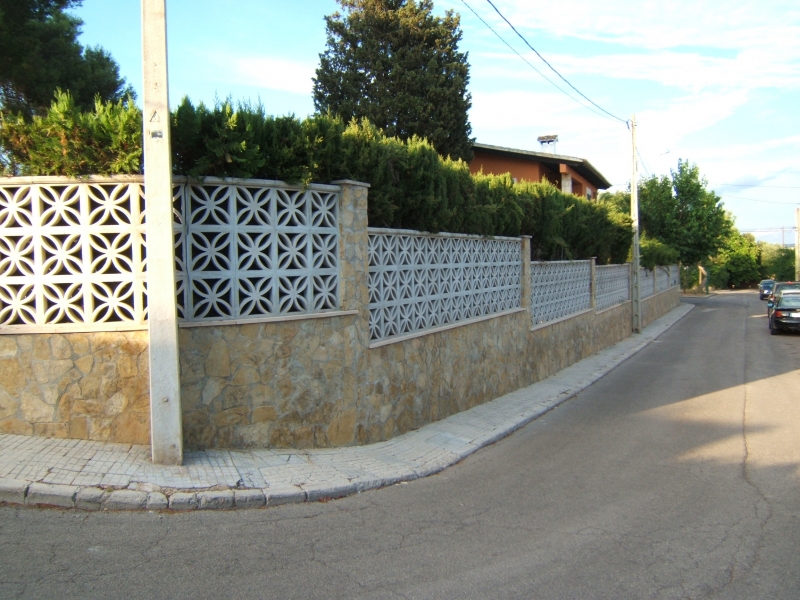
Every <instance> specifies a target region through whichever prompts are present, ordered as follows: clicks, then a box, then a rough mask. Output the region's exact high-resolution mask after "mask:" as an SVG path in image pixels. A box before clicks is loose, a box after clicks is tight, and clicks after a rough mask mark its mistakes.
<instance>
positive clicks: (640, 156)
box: [636, 148, 650, 177]
mask: <svg viewBox="0 0 800 600" xmlns="http://www.w3.org/2000/svg"><path fill="white" fill-rule="evenodd" d="M636 155H637V156H638V157H639V161H640V162H641V163H642V167H644V172H645V173H647V176H648V177H650V171H649V170H648V169H647V165H646V164H644V159H643V158H642V155H641V154H640V153H639V148H636Z"/></svg>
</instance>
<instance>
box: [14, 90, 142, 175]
mask: <svg viewBox="0 0 800 600" xmlns="http://www.w3.org/2000/svg"><path fill="white" fill-rule="evenodd" d="M0 157H2V159H0V160H2V161H3V164H2V167H3V174H4V175H67V176H72V177H75V176H80V175H91V174H99V175H109V174H123V173H139V172H141V168H142V112H141V111H140V110H139V109H138V108H137V107H136V106H135V105H134V103H133V102H132V100H131V99H130V98H128V99H126V100H120V101H119V102H101V101H100V100H99V99H98V100H96V101H95V107H94V111H92V112H82V111H81V110H80V109H79V108H78V107H76V105H75V102H74V100H73V98H72V96H71V95H70V94H69V93H67V92H61V91H60V90H59V91H57V92H56V95H55V100H53V103H52V104H51V105H50V109H49V110H48V111H47V113H45V114H44V115H41V116H34V117H32V119H30V120H28V119H26V118H24V117H23V115H21V114H20V115H2V114H0Z"/></svg>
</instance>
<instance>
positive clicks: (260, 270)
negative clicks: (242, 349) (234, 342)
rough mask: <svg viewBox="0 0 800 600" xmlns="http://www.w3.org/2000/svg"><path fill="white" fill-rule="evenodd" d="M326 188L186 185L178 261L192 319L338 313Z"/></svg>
mask: <svg viewBox="0 0 800 600" xmlns="http://www.w3.org/2000/svg"><path fill="white" fill-rule="evenodd" d="M327 187H328V189H313V188H309V189H305V190H303V189H292V188H285V187H269V186H256V185H244V184H242V185H229V184H202V185H199V184H186V185H183V186H181V189H180V191H179V193H180V196H181V198H180V202H181V211H180V212H181V213H182V214H183V215H184V216H183V219H182V220H183V230H184V231H183V235H182V236H179V240H178V244H177V248H176V255H177V256H178V257H180V258H179V260H178V266H179V267H180V272H179V275H178V279H179V283H180V285H179V298H180V304H181V306H182V312H183V316H184V317H185V318H186V319H187V320H189V321H206V320H226V319H242V318H245V319H246V318H256V317H264V316H275V315H284V314H293V313H313V312H321V311H325V310H331V309H336V308H337V307H338V304H339V228H338V194H337V192H336V191H334V190H333V189H330V186H327Z"/></svg>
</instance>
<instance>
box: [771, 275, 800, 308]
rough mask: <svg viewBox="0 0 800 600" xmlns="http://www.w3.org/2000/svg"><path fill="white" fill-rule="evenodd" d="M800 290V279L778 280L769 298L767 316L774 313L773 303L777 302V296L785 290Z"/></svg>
mask: <svg viewBox="0 0 800 600" xmlns="http://www.w3.org/2000/svg"><path fill="white" fill-rule="evenodd" d="M791 289H795V290H800V281H776V282H775V285H773V286H772V291H771V292H770V293H769V297H768V298H767V316H770V315H771V314H772V305H773V304H774V303H775V298H776V297H777V296H778V294H780V293H781V291H783V290H791Z"/></svg>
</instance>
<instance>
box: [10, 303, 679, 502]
mask: <svg viewBox="0 0 800 600" xmlns="http://www.w3.org/2000/svg"><path fill="white" fill-rule="evenodd" d="M692 308H693V306H692V305H691V304H681V305H680V306H679V307H678V308H676V309H674V310H673V311H671V312H670V313H668V314H666V315H665V316H663V317H661V318H660V319H658V320H657V321H655V322H654V323H652V324H651V325H650V326H648V327H647V328H646V329H645V330H644V331H643V332H642V333H641V334H639V335H634V336H631V337H629V338H628V339H626V340H623V341H622V342H619V343H618V344H615V345H614V346H611V347H610V348H607V349H605V350H603V351H601V352H599V353H598V354H595V355H594V356H591V357H589V358H587V359H585V360H582V361H581V362H579V363H577V364H575V365H573V366H571V367H569V368H567V369H564V370H563V371H560V372H559V373H557V374H555V375H553V376H552V377H550V378H548V379H545V380H544V381H541V382H539V383H536V384H534V385H531V386H529V387H526V388H523V389H520V390H517V391H516V392H513V393H511V394H507V395H505V396H502V397H500V398H497V399H495V400H493V401H491V402H487V403H485V404H482V405H480V406H476V407H475V408H472V409H470V410H468V411H464V412H462V413H458V414H456V415H453V416H451V417H448V418H447V419H444V420H442V421H437V422H435V423H431V424H429V425H426V426H425V427H422V428H420V429H418V430H416V431H412V432H410V433H407V434H405V435H402V436H400V437H397V438H394V439H392V440H389V441H387V442H381V443H377V444H372V445H369V446H356V447H347V448H334V449H319V450H250V451H243V450H206V451H202V452H190V453H187V454H186V455H185V456H184V465H183V466H180V467H165V466H160V465H154V464H152V463H151V462H150V448H149V447H148V446H132V445H128V444H106V443H102V442H90V441H84V440H57V439H47V438H40V437H31V436H21V435H0V504H2V503H6V504H24V505H31V506H57V507H62V508H78V509H84V510H100V509H104V510H136V509H141V510H165V509H171V510H194V509H231V508H253V507H263V506H274V505H278V504H285V503H288V502H306V501H314V500H322V499H327V498H339V497H342V496H347V495H350V494H354V493H358V492H362V491H365V490H370V489H374V488H379V487H382V486H386V485H392V484H394V483H398V482H401V481H411V480H413V479H417V478H419V477H426V476H428V475H432V474H434V473H437V472H439V471H441V470H442V469H445V468H446V467H448V466H450V465H452V464H455V463H457V462H458V461H460V460H461V459H463V458H464V457H466V456H468V455H470V454H472V453H473V452H475V451H476V450H478V449H480V448H482V447H484V446H486V445H488V444H491V443H493V442H495V441H497V440H499V439H501V438H503V437H505V436H507V435H509V434H510V433H512V432H513V431H515V430H516V429H518V428H520V427H522V426H524V425H525V424H527V423H529V422H530V421H532V420H533V419H535V418H537V417H539V416H540V415H542V414H544V413H546V412H547V411H549V410H551V409H552V408H553V407H555V406H558V405H559V404H560V403H562V402H564V401H565V400H567V399H569V398H571V397H572V396H574V395H575V394H577V393H578V392H580V391H581V390H583V389H585V388H586V387H588V386H589V385H591V384H592V383H594V382H595V381H597V380H598V379H600V378H601V377H603V375H605V374H606V373H608V372H609V371H611V370H612V369H613V368H614V367H616V366H617V365H619V364H620V363H622V362H623V361H625V360H626V359H628V358H629V357H630V356H632V355H634V354H635V353H636V352H638V351H639V350H641V349H642V348H644V347H645V346H646V345H647V344H649V343H650V342H652V341H653V340H654V339H656V338H657V337H658V336H659V335H661V334H662V333H663V332H664V331H666V330H667V329H669V328H670V327H671V326H672V325H674V324H675V323H676V322H677V321H678V320H680V319H681V318H682V317H683V316H685V315H686V314H687V313H688V312H689V311H690V310H691V309H692Z"/></svg>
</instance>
